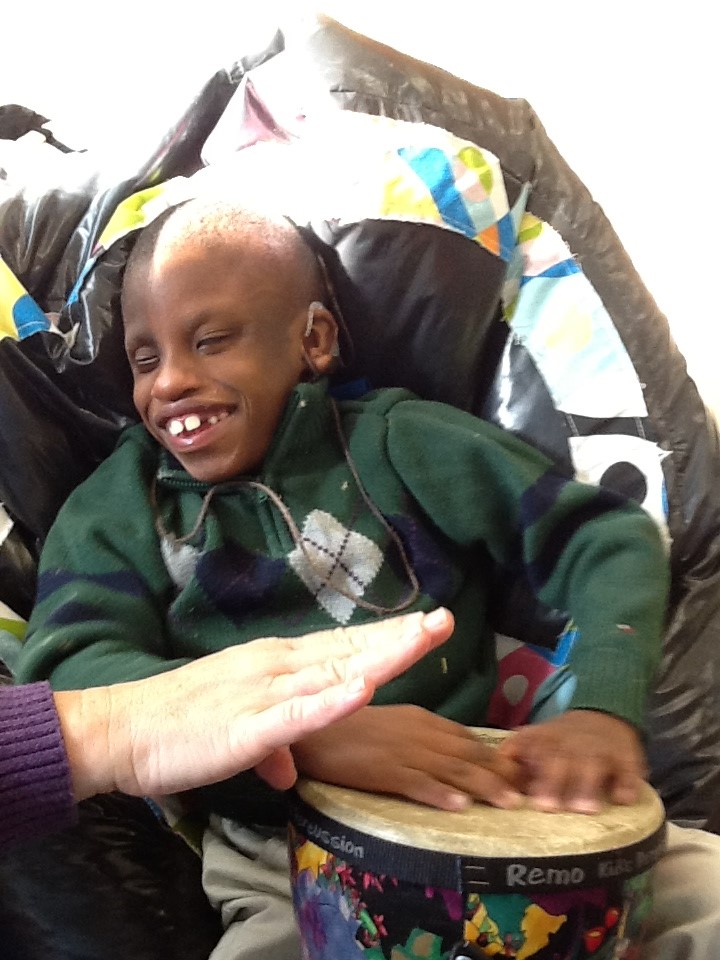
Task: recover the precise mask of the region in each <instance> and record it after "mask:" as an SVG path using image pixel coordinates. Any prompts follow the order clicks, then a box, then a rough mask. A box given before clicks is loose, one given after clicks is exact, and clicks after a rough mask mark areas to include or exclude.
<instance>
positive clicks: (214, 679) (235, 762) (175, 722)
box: [54, 608, 454, 800]
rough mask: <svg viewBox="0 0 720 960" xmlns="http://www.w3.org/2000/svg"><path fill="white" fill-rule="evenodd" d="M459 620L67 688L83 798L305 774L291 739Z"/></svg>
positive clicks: (274, 641) (418, 621)
mask: <svg viewBox="0 0 720 960" xmlns="http://www.w3.org/2000/svg"><path fill="white" fill-rule="evenodd" d="M453 626H454V621H453V618H452V615H451V614H450V613H449V612H448V611H447V610H444V609H442V608H440V609H438V610H435V611H433V612H432V613H430V614H422V613H413V614H406V615H405V616H401V617H395V618H392V619H389V620H384V621H378V622H377V623H373V624H366V625H364V626H359V627H352V628H344V629H343V628H339V629H336V630H327V631H322V632H318V633H314V634H308V635H307V636H303V637H288V638H277V637H273V638H268V639H262V640H256V641H254V642H252V643H248V644H244V645H242V646H237V647H231V648H228V649H227V650H223V651H222V652H220V653H216V654H212V655H210V656H207V657H203V658H201V659H199V660H196V661H194V662H192V663H189V664H186V665H185V666H182V667H179V668H177V669H175V670H172V671H168V672H167V673H164V674H160V675H158V676H155V677H150V678H148V679H145V680H137V681H133V682H130V683H122V684H116V685H113V686H108V687H98V688H94V689H89V690H73V691H65V692H57V693H56V694H55V695H54V696H55V703H56V706H57V709H58V714H59V716H60V722H61V727H62V731H63V737H64V739H65V745H66V749H67V752H68V757H69V760H70V769H71V774H72V779H73V789H74V793H75V797H76V799H77V800H81V799H83V798H84V797H88V796H92V795H93V794H96V793H101V792H106V791H109V790H116V789H117V790H122V791H124V792H125V793H129V794H131V795H135V796H143V795H157V796H160V795H163V794H167V793H175V792H179V791H181V790H189V789H192V788H194V787H199V786H202V785H204V784H208V783H215V782H217V781H219V780H224V779H226V778H227V777H229V776H232V775H234V774H236V773H238V772H239V771H241V770H245V769H247V768H249V767H253V766H255V767H256V769H257V771H258V773H259V774H260V775H261V776H263V777H264V778H265V779H266V780H267V781H268V782H269V783H270V784H271V785H272V786H274V787H277V788H279V789H286V788H288V787H290V786H291V785H292V784H293V782H294V781H295V777H296V771H295V767H294V765H293V761H292V757H291V755H290V752H289V750H288V748H287V744H289V743H291V742H292V741H294V740H296V739H297V738H298V737H302V736H305V735H307V734H309V733H311V732H312V731H316V730H318V729H319V728H320V727H322V726H324V725H326V724H329V723H332V722H334V721H336V720H339V719H340V718H342V717H345V716H347V714H349V713H351V712H352V711H354V710H357V709H358V708H360V707H362V706H363V705H365V704H367V703H368V701H369V700H370V698H371V697H372V695H373V693H374V690H375V687H376V686H377V685H379V684H382V683H385V682H386V681H387V680H389V679H391V678H392V677H393V676H395V675H397V674H398V673H401V672H402V671H403V670H406V669H407V668H408V667H409V666H411V665H412V664H413V663H414V662H415V661H416V660H418V659H419V658H421V657H422V656H424V655H425V654H426V653H428V652H429V651H430V650H431V649H433V648H434V647H436V646H439V645H440V644H441V643H443V642H444V641H445V640H446V639H447V638H448V637H449V636H450V634H451V633H452V630H453Z"/></svg>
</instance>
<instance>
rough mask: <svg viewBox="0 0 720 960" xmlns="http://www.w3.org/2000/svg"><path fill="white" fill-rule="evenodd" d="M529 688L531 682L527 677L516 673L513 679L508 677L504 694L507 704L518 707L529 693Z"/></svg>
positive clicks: (504, 684)
mask: <svg viewBox="0 0 720 960" xmlns="http://www.w3.org/2000/svg"><path fill="white" fill-rule="evenodd" d="M529 686H530V681H529V680H528V678H527V677H523V676H522V674H519V673H515V674H513V676H512V677H508V678H507V680H506V681H505V683H503V685H502V692H503V694H504V696H505V699H506V700H507V702H508V703H510V704H512V706H513V707H516V706H517V705H518V704H519V703H520V701H521V700H522V698H523V697H524V696H525V694H526V693H527V691H528V687H529Z"/></svg>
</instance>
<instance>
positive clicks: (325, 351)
mask: <svg viewBox="0 0 720 960" xmlns="http://www.w3.org/2000/svg"><path fill="white" fill-rule="evenodd" d="M303 353H304V355H305V359H306V361H307V362H308V365H309V367H310V370H311V371H312V373H313V374H314V375H315V376H320V377H322V376H325V375H326V374H328V373H330V372H331V371H332V370H333V368H334V367H335V365H336V363H337V358H338V327H337V322H336V320H335V317H334V316H333V315H332V313H330V311H329V310H328V308H327V307H326V306H324V305H323V304H322V303H318V302H317V301H315V302H314V303H312V304H310V309H309V310H308V322H307V325H306V327H305V330H304V331H303Z"/></svg>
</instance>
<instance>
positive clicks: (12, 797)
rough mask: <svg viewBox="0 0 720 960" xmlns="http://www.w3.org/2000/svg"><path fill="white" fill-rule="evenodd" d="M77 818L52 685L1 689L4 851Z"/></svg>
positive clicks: (0, 839)
mask: <svg viewBox="0 0 720 960" xmlns="http://www.w3.org/2000/svg"><path fill="white" fill-rule="evenodd" d="M75 820H76V808H75V804H74V802H73V796H72V784H71V780H70V770H69V767H68V761H67V755H66V753H65V746H64V744H63V739H62V733H61V730H60V721H59V719H58V715H57V711H56V709H55V704H54V701H53V698H52V693H51V692H50V687H49V685H48V684H47V683H35V684H30V685H28V686H24V687H0V850H2V849H3V848H4V847H5V846H8V845H10V844H11V843H16V842H19V841H22V840H30V839H34V838H36V837H40V836H42V835H43V834H46V833H50V832H51V831H53V830H61V829H63V828H64V827H68V826H70V825H71V824H72V823H74V822H75Z"/></svg>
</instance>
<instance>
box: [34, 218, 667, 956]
mask: <svg viewBox="0 0 720 960" xmlns="http://www.w3.org/2000/svg"><path fill="white" fill-rule="evenodd" d="M328 294H329V291H328V290H327V289H326V288H325V284H324V279H323V274H322V271H321V270H320V267H319V264H318V262H317V260H316V258H315V255H314V254H313V252H312V251H311V249H310V248H309V247H308V246H307V245H306V244H305V242H304V241H303V240H302V239H301V236H300V234H299V233H298V231H296V229H295V228H294V227H293V226H291V225H290V223H289V222H288V221H287V220H285V219H283V218H277V217H269V216H267V215H264V214H256V213H252V212H250V211H248V210H246V209H244V208H241V207H237V206H234V205H233V204H232V203H229V202H227V203H222V202H215V203H212V202H209V201H190V202H188V203H186V204H183V205H181V206H180V207H177V208H174V209H173V210H171V211H169V212H168V213H167V214H165V215H163V216H161V217H160V218H158V220H157V221H155V222H154V223H153V224H151V225H150V226H149V227H148V228H146V229H145V230H144V231H143V233H142V234H141V236H140V238H139V240H138V241H137V243H136V246H135V248H134V250H133V253H132V255H131V257H130V260H129V262H128V265H127V269H126V274H125V279H124V284H123V292H122V308H123V317H124V324H125V345H126V351H127V355H128V359H129V362H130V365H131V369H132V374H133V380H134V394H133V397H134V403H135V406H136V408H137V410H138V413H139V414H140V417H141V419H142V425H138V426H136V427H133V428H131V429H130V430H129V431H127V432H126V434H125V435H124V437H123V438H122V440H121V442H120V444H119V447H118V449H117V450H116V452H115V453H114V454H113V456H112V457H111V458H110V459H109V460H108V461H107V462H106V463H105V464H103V465H102V466H101V467H100V468H99V470H98V471H97V472H96V473H95V474H94V475H93V477H91V478H90V480H88V481H87V482H86V483H85V484H83V485H82V486H81V487H80V488H79V489H78V490H77V491H76V492H75V493H74V494H73V495H72V496H71V497H70V499H69V500H68V502H67V504H66V506H65V507H64V508H63V511H62V512H61V514H60V515H59V517H58V520H57V522H56V525H55V526H54V528H53V530H52V531H51V533H50V536H49V537H48V541H47V544H46V548H45V551H44V554H43V559H42V564H41V571H40V580H39V591H38V603H37V606H36V609H35V612H34V613H33V617H32V619H31V623H30V631H29V638H28V643H27V646H26V649H25V654H24V661H23V665H22V675H23V678H24V679H38V678H39V677H47V678H49V679H50V680H51V682H52V683H53V684H54V685H55V686H57V687H60V688H63V687H77V686H85V685H90V684H97V683H99V682H113V681H121V680H128V679H133V678H135V677H139V676H146V675H148V674H152V673H156V672H159V671H162V670H166V669H169V668H170V667H172V666H176V665H178V664H179V663H181V662H184V661H186V660H188V659H193V658H195V657H198V656H203V655H204V654H207V653H209V652H212V651H214V650H216V649H219V648H222V647H225V646H228V645H231V644H236V643H244V642H247V641H249V640H251V639H253V638H255V637H259V636H269V635H296V634H300V633H306V632H309V631H311V630H317V629H321V628H324V627H329V626H333V625H338V624H353V623H359V622H362V621H365V620H367V619H369V618H377V617H379V616H384V615H389V614H392V613H395V612H399V611H401V610H416V609H417V610H431V609H434V608H435V607H437V606H438V605H444V606H447V607H449V608H450V609H451V610H452V611H453V613H454V615H455V621H456V628H455V633H454V635H453V637H451V638H450V640H449V641H448V642H447V644H446V645H445V647H444V648H443V650H442V651H441V653H438V654H431V655H429V656H428V657H426V658H424V660H423V661H422V662H421V663H419V664H417V665H416V666H415V667H413V668H411V669H410V670H408V671H407V672H406V673H405V674H404V675H403V676H401V677H399V678H397V679H396V680H394V681H392V682H391V683H389V684H387V685H386V686H385V687H383V688H382V689H381V690H380V691H378V694H377V696H376V698H375V701H374V704H373V706H370V707H367V708H365V709H364V710H362V711H360V712H359V713H358V714H357V715H356V716H355V717H352V718H349V719H348V720H347V721H343V722H341V723H338V724H336V725H335V726H334V727H332V728H331V729H329V730H328V731H324V732H321V733H320V734H317V735H313V736H311V737H308V738H307V739H306V740H305V741H303V742H302V743H301V744H298V745H297V746H296V748H295V749H294V751H293V752H294V757H295V760H296V763H297V766H298V769H299V770H300V771H301V772H305V773H306V774H308V775H310V776H314V777H317V778H320V779H325V780H328V781H331V782H335V783H340V784H343V785H347V786H355V787H360V788H363V789H370V790H375V791H378V792H389V793H399V794H401V795H404V796H407V797H409V798H411V799H414V800H418V801H421V802H424V803H428V804H432V805H435V806H438V807H441V808H446V809H459V808H462V807H464V806H466V805H467V804H468V803H470V802H471V801H472V800H473V799H480V800H486V801H489V802H491V803H494V804H497V805H500V806H507V807H513V806H516V805H518V804H519V803H520V802H521V795H522V794H526V795H527V796H528V797H529V802H531V803H533V804H534V805H535V806H537V807H539V808H542V809H549V810H554V809H560V808H566V809H574V810H578V811H581V812H592V811H593V810H596V809H597V808H598V805H599V803H600V802H601V801H602V800H603V799H604V798H610V799H612V800H614V801H616V802H620V803H629V802H632V801H633V800H634V798H635V797H636V795H637V791H638V788H639V784H640V782H641V779H642V778H643V776H644V775H645V763H644V756H643V749H642V745H641V739H640V734H639V730H640V729H641V727H642V722H643V716H644V709H645V700H646V696H647V692H648V689H649V686H650V684H651V682H652V678H653V674H654V671H655V668H656V665H657V661H658V658H659V654H660V645H661V639H660V638H661V631H662V625H663V619H664V614H665V602H666V591H667V582H668V569H667V561H666V557H665V554H664V551H663V547H662V545H661V541H660V536H659V534H658V531H657V529H656V527H655V525H654V523H653V521H652V520H651V519H650V518H649V517H648V516H647V515H646V514H645V512H644V511H643V510H642V509H640V508H639V507H637V506H636V505H633V504H632V503H629V502H626V501H624V500H622V499H621V498H619V497H616V496H614V495H613V494H610V493H608V492H607V491H603V490H600V489H597V488H594V487H590V486H587V485H582V484H579V483H576V482H574V481H572V480H570V479H568V478H566V477H563V476H561V475H560V474H559V473H558V472H557V471H556V470H555V469H554V467H553V465H552V464H551V463H550V462H549V461H548V460H547V459H546V458H545V457H543V456H542V455H541V454H539V453H538V452H536V451H535V450H533V449H532V448H530V447H528V446H527V445H525V444H523V443H522V442H521V441H519V440H517V439H516V438H514V437H512V436H510V435H508V434H506V433H504V432H502V431H500V430H498V429H497V428H495V427H493V426H491V425H489V424H486V423H484V422H482V421H480V420H477V419H476V418H474V417H472V416H470V415H469V414H466V413H464V412H461V411H459V410H455V409H454V408H451V407H447V406H445V405H441V404H437V403H431V402H425V401H421V400H418V399H416V398H415V397H413V396H412V395H411V394H409V393H408V392H407V391H404V390H383V391H377V392H375V393H371V394H368V395H367V396H366V397H364V398H362V399H360V400H355V401H344V402H339V403H336V402H335V401H333V400H332V399H331V397H330V396H329V394H328V391H327V386H326V381H325V377H326V376H327V375H328V374H329V373H330V372H331V371H332V369H333V365H334V361H335V356H336V352H337V350H336V342H337V324H336V319H335V317H334V316H333V313H332V312H331V311H330V310H329V309H328V308H327V307H326V306H325V305H324V302H325V301H327V302H331V301H328ZM491 566H494V567H496V568H499V569H500V570H501V571H502V570H508V571H509V570H511V569H517V568H518V566H523V567H524V569H525V572H526V574H527V576H528V577H529V579H530V582H531V583H532V584H533V586H534V587H535V590H536V592H537V595H538V596H539V597H540V598H541V599H542V600H543V601H544V602H545V603H547V604H549V605H550V606H553V607H556V608H558V609H563V610H568V611H569V612H570V614H571V615H572V616H573V619H574V620H575V622H576V623H577V625H578V627H579V630H580V640H579V641H578V643H577V644H576V647H575V649H574V651H573V660H572V663H571V667H572V669H573V671H574V673H575V675H576V677H577V687H576V689H575V693H574V694H573V699H572V702H571V704H570V710H569V712H568V713H565V714H563V715H561V716H559V717H557V718H555V719H553V720H550V721H548V722H546V723H543V724H540V725H537V726H531V727H527V728H524V729H523V730H522V731H520V732H519V733H518V734H516V736H515V737H513V738H510V740H508V741H507V745H506V746H504V747H503V748H502V749H501V750H499V751H492V750H489V749H488V748H485V747H483V746H482V745H481V744H479V743H478V741H477V740H475V739H474V738H473V737H472V736H471V735H470V734H469V733H468V731H467V730H466V725H478V724H482V723H483V721H484V718H485V710H486V708H487V704H488V700H489V697H490V694H491V692H492V689H493V684H494V681H495V662H494V645H493V642H492V633H491V630H490V628H489V625H488V624H487V622H486V620H487V618H486V602H487V590H488V587H487V584H488V582H489V576H488V572H489V569H490V567H491ZM256 786H257V785H255V784H253V783H251V780H250V779H249V778H248V777H246V778H244V779H243V780H242V781H241V785H240V787H238V784H237V782H236V783H235V784H234V785H233V784H231V783H228V784H225V785H221V788H220V789H218V790H216V791H208V792H207V793H205V794H204V795H203V802H204V804H205V806H206V808H207V810H208V812H210V813H212V814H214V815H217V814H221V815H222V816H223V817H225V818H230V819H229V820H225V821H222V823H221V822H220V821H219V820H218V819H217V818H216V819H215V820H214V824H215V832H216V835H219V834H220V833H224V834H226V835H227V836H230V837H231V838H232V839H233V840H234V841H235V842H236V843H237V844H238V845H239V846H241V847H243V846H244V847H245V848H246V849H245V853H246V858H247V864H248V865H249V866H248V872H247V877H248V879H247V883H246V884H245V888H244V890H243V892H242V893H241V894H240V893H238V892H237V890H233V893H232V900H233V903H234V912H235V913H236V914H237V915H238V916H241V917H242V918H243V922H242V923H238V924H236V925H235V927H236V928H237V929H236V930H235V934H234V935H233V936H232V937H230V938H229V939H228V941H227V943H226V944H225V946H223V947H219V948H218V952H217V953H216V954H213V957H214V958H215V957H217V958H218V960H219V958H221V957H233V958H240V957H246V956H247V957H251V956H257V955H258V950H259V948H260V947H262V948H263V949H267V950H268V952H269V954H270V955H272V956H273V957H274V958H284V957H288V958H294V957H296V956H297V955H298V952H299V947H298V945H297V941H296V934H295V932H294V928H293V927H292V917H291V914H289V915H288V914H287V913H286V914H285V919H282V918H280V919H278V917H279V914H278V913H277V912H276V910H277V903H276V902H275V901H277V899H278V896H279V897H280V898H282V897H283V896H287V891H286V881H287V878H286V877H285V879H284V880H283V881H282V882H281V885H280V888H279V890H280V892H279V894H278V892H277V890H276V891H275V893H273V894H272V895H268V898H267V900H266V901H265V900H263V901H262V904H261V905H260V906H258V890H257V889H256V887H257V883H259V882H260V881H258V880H257V878H256V877H255V873H254V871H255V870H256V869H257V861H258V860H262V859H263V857H264V856H266V855H267V857H268V859H269V860H270V861H273V862H277V861H278V858H279V860H280V861H282V860H283V857H284V854H282V853H281V852H278V849H277V847H272V844H273V843H275V844H277V843H279V842H280V841H278V839H277V837H275V836H271V837H270V839H269V840H268V841H267V844H269V845H270V846H268V845H266V844H265V837H264V835H263V834H261V835H260V839H258V835H256V834H252V835H251V834H249V833H248V832H247V827H248V825H250V824H258V823H260V824H261V825H265V826H269V825H270V823H271V821H272V820H273V816H272V811H273V804H272V798H271V797H270V796H269V793H268V794H266V793H264V792H262V791H258V790H257V789H256ZM277 799H278V798H277V797H275V800H277ZM279 818H280V819H281V818H282V809H280V812H279ZM216 840H217V836H216V837H215V838H214V839H213V838H211V839H210V840H209V841H208V844H207V849H210V848H211V847H213V846H214V845H215V841H216ZM258 844H259V845H260V846H258ZM271 847H272V849H270V848H271ZM260 849H262V850H263V851H264V852H263V853H262V855H260V854H259V853H258V850H260ZM268 851H269V852H268ZM213 869H215V868H213ZM232 869H234V867H233V868H232ZM211 872H212V871H211ZM230 872H231V871H230ZM215 873H216V874H217V873H218V870H217V869H215ZM219 874H220V881H219V882H217V883H215V886H216V888H219V889H221V890H222V892H221V893H216V894H215V895H214V899H215V902H216V903H218V904H220V903H221V902H222V903H226V902H227V900H228V897H227V896H226V888H227V884H229V883H230V882H231V879H232V878H231V877H229V875H226V874H224V873H223V871H222V870H219ZM217 879H218V878H217V876H215V880H216V881H217ZM213 882H214V881H213ZM265 882H266V879H265V878H263V880H262V883H265ZM273 882H274V881H273ZM206 883H207V884H208V886H209V887H210V886H212V882H211V880H208V874H207V873H206ZM283 884H284V885H283ZM273 889H275V888H273ZM260 899H261V900H262V897H260ZM271 901H272V902H271ZM287 907H288V908H289V901H288V903H287ZM287 916H289V917H290V919H289V920H288V919H287ZM269 917H272V918H273V919H272V923H270V924H269V927H271V928H272V932H271V933H268V929H269V928H268V918H269ZM263 918H264V919H263ZM263 930H264V931H265V932H263ZM231 933H232V931H231Z"/></svg>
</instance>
